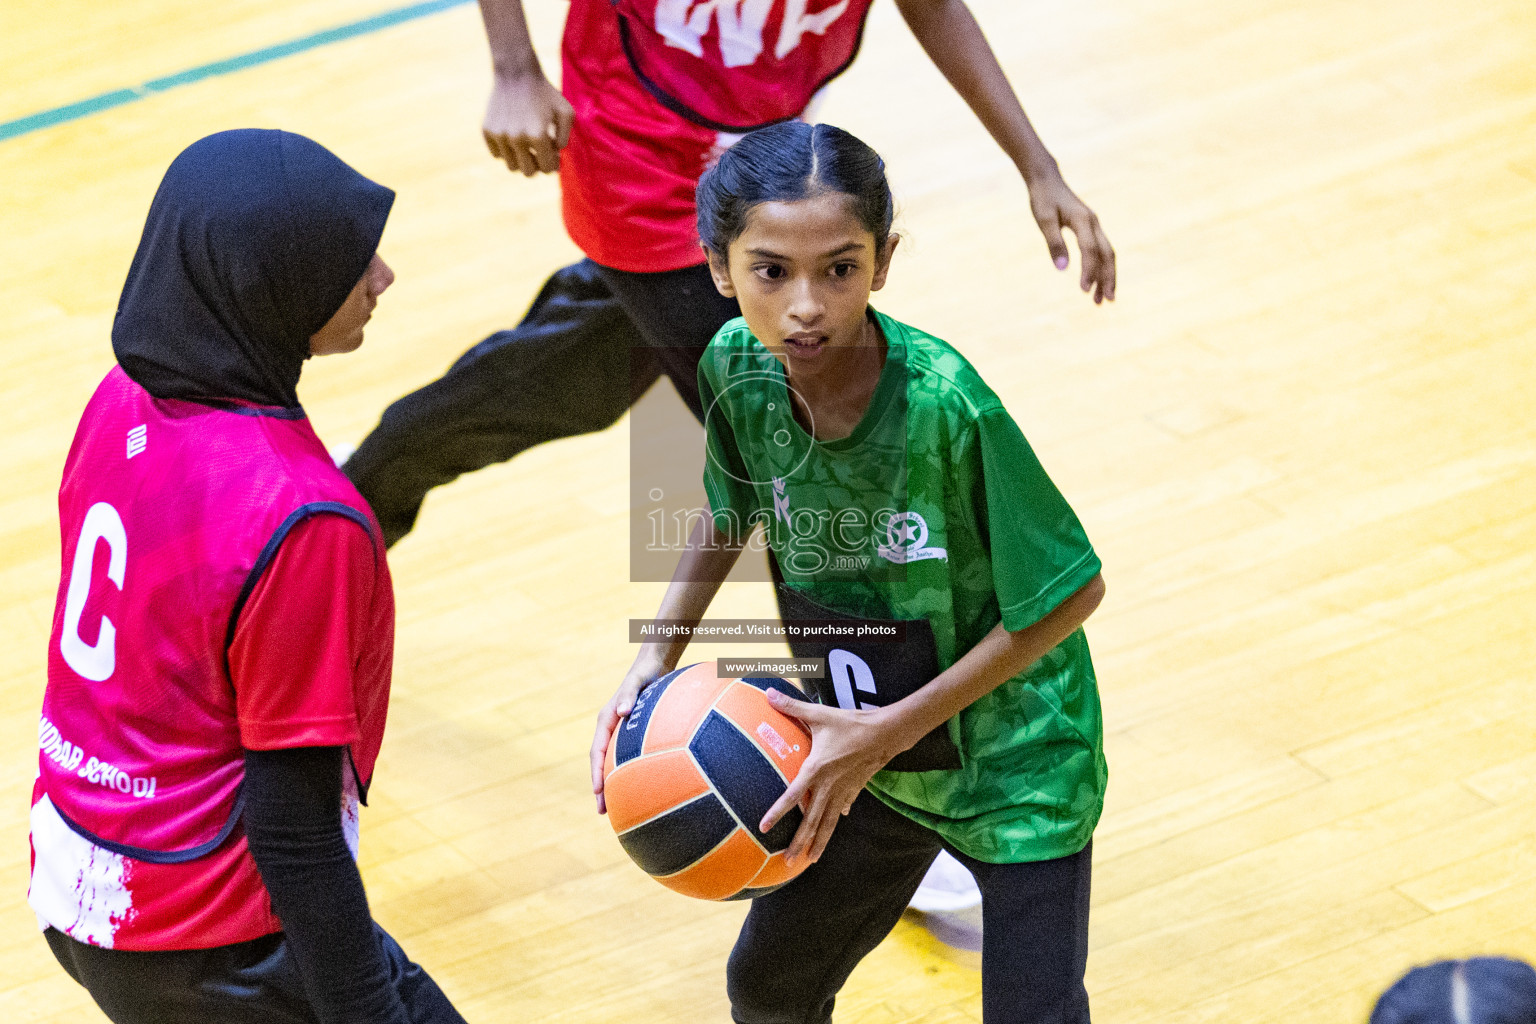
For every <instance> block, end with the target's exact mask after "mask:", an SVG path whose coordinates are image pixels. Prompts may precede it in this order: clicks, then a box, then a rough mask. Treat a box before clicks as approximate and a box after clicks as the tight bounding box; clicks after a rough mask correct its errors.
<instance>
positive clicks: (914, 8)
mask: <svg viewBox="0 0 1536 1024" xmlns="http://www.w3.org/2000/svg"><path fill="white" fill-rule="evenodd" d="M896 7H897V9H898V10H900V11H901V16H902V18H903V19H905V20H906V23H907V27H908V28H910V29H911V30H912V34H913V35H914V36H916V37H917V41H918V42H919V43H920V44H922V47H923V51H924V52H925V53H927V54H928V57H929V59H930V60H932V61H933V63H934V66H935V67H937V68H938V69H939V71H940V72H942V73H943V75H944V77H945V78H946V79H948V80H949V84H950V85H952V86H954V88H955V91H956V92H957V93H959V94H960V98H961V99H963V100H965V102H966V105H967V106H969V107H970V108H971V110H972V111H973V112H974V113H975V114H976V117H977V118H978V119H979V120H980V121H981V123H982V125H984V126H985V127H986V129H987V131H988V132H990V133H991V135H992V138H994V139H996V140H997V144H998V145H999V146H1001V147H1002V149H1003V152H1005V153H1007V154H1008V157H1009V159H1011V160H1012V161H1013V163H1014V166H1016V167H1017V168H1018V169H1019V173H1020V174H1022V175H1023V176H1024V182H1025V184H1027V185H1028V186H1029V202H1030V209H1031V211H1032V212H1033V213H1034V216H1035V222H1036V223H1037V224H1039V225H1040V232H1041V234H1043V235H1044V236H1045V242H1046V246H1047V247H1048V248H1049V249H1050V252H1051V258H1052V259H1053V260H1054V261H1055V262H1056V266H1057V267H1058V268H1060V269H1066V266H1067V246H1066V243H1065V242H1064V241H1063V240H1062V237H1061V230H1062V228H1069V229H1071V231H1072V233H1073V234H1074V235H1076V236H1077V246H1078V249H1079V250H1080V251H1081V252H1082V258H1083V266H1082V275H1081V279H1080V281H1079V283H1080V284H1081V286H1082V289H1083V291H1085V292H1086V291H1090V290H1092V292H1093V301H1094V302H1102V301H1103V300H1104V299H1111V300H1113V299H1114V297H1115V250H1114V248H1113V247H1112V246H1111V245H1110V244H1109V239H1108V238H1107V237H1106V236H1105V234H1104V230H1103V228H1101V227H1100V226H1099V219H1098V217H1097V216H1095V215H1094V212H1093V211H1092V210H1090V209H1089V208H1088V207H1087V205H1086V204H1084V203H1083V201H1082V200H1081V199H1079V198H1078V197H1077V195H1076V194H1075V193H1074V192H1073V191H1072V190H1071V189H1070V188H1068V187H1067V183H1066V181H1064V180H1063V179H1062V177H1061V171H1060V170H1059V169H1058V168H1057V166H1056V160H1055V158H1054V157H1052V156H1051V154H1050V152H1049V151H1048V150H1047V149H1046V148H1045V143H1043V142H1041V141H1040V136H1038V135H1036V134H1035V129H1034V126H1032V125H1031V124H1030V123H1029V118H1028V117H1027V116H1026V115H1025V113H1024V108H1023V106H1022V105H1020V103H1019V98H1018V97H1017V96H1016V95H1015V94H1014V91H1013V87H1012V86H1010V85H1009V84H1008V78H1007V76H1006V75H1004V74H1003V69H1002V67H1001V66H1000V65H999V64H998V63H997V56H996V55H995V54H994V53H993V52H992V47H991V45H989V44H988V43H987V38H986V36H984V35H982V32H981V26H980V25H978V24H976V19H975V17H974V16H973V15H972V14H971V9H970V8H969V7H967V6H966V5H965V2H964V0H896Z"/></svg>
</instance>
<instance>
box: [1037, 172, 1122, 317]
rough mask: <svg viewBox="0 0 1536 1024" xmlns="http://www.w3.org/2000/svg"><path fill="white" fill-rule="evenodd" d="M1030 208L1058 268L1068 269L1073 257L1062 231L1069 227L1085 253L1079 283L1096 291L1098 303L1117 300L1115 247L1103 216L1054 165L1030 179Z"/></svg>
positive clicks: (1080, 249)
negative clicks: (1070, 186) (1104, 223)
mask: <svg viewBox="0 0 1536 1024" xmlns="http://www.w3.org/2000/svg"><path fill="white" fill-rule="evenodd" d="M1029 208H1030V211H1031V212H1032V213H1033V214H1034V215H1035V223H1037V224H1039V225H1040V233H1041V234H1042V235H1044V236H1045V244H1046V247H1047V248H1049V249H1050V251H1051V260H1052V261H1053V262H1054V263H1055V264H1056V269H1057V270H1066V269H1067V263H1068V260H1069V258H1070V257H1069V254H1068V252H1067V243H1066V241H1065V240H1064V239H1063V238H1062V235H1061V232H1062V229H1063V228H1065V229H1067V230H1069V231H1071V232H1072V234H1074V235H1076V236H1077V249H1078V252H1079V253H1080V254H1081V256H1082V263H1083V267H1082V274H1081V276H1080V277H1079V279H1078V285H1079V287H1081V288H1082V289H1083V291H1085V292H1087V291H1091V292H1092V293H1093V301H1094V302H1095V303H1100V302H1103V301H1104V300H1105V299H1108V300H1109V301H1111V302H1113V301H1114V300H1115V250H1114V247H1113V246H1111V245H1110V244H1109V238H1108V237H1107V236H1106V235H1105V234H1104V229H1103V228H1102V227H1100V226H1099V218H1098V217H1097V216H1096V215H1095V214H1094V212H1093V211H1092V210H1090V209H1089V208H1088V206H1087V204H1085V203H1084V202H1083V201H1082V200H1081V199H1079V198H1077V194H1076V193H1075V192H1073V191H1072V190H1071V189H1070V188H1068V187H1067V183H1066V181H1065V180H1063V179H1062V177H1061V172H1060V171H1058V170H1056V168H1055V167H1054V166H1052V167H1050V168H1049V169H1048V170H1045V171H1042V172H1040V173H1039V174H1037V175H1036V176H1035V177H1034V179H1033V180H1031V181H1030V182H1029Z"/></svg>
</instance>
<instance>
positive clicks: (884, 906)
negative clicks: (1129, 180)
mask: <svg viewBox="0 0 1536 1024" xmlns="http://www.w3.org/2000/svg"><path fill="white" fill-rule="evenodd" d="M698 209H699V233H700V237H701V238H702V239H703V242H704V247H705V252H706V255H707V256H708V258H709V264H710V270H711V273H712V275H713V277H714V280H715V284H716V287H717V288H718V289H719V290H720V292H721V293H722V294H723V295H725V296H728V297H734V298H736V299H738V300H739V302H740V304H741V309H742V314H743V315H742V318H741V319H740V320H736V321H732V322H730V323H727V324H726V325H725V326H724V327H722V328H721V330H720V332H719V333H718V334H717V335H716V336H715V339H714V341H713V342H712V343H711V345H710V347H709V349H708V351H707V352H706V354H705V357H704V359H703V360H702V361H701V362H700V364H699V384H700V392H701V395H702V397H703V399H704V405H705V407H706V410H707V417H706V433H707V438H708V454H709V458H708V460H707V464H706V467H705V474H704V483H705V490H706V493H707V494H708V496H709V502H710V511H711V516H709V517H703V518H701V519H700V520H699V521H698V523H697V524H696V526H695V529H694V531H693V535H692V537H691V538H690V541H689V545H688V548H687V550H686V551H685V552H684V554H683V556H682V558H681V560H680V562H679V564H678V567H677V570H676V573H675V574H674V576H673V582H672V584H671V586H670V587H669V588H668V590H667V594H666V597H665V598H664V599H663V601H662V604H661V608H660V610H659V611H658V612H657V617H658V618H662V619H675V620H682V621H685V622H697V621H698V620H699V619H700V618H702V617H703V615H704V613H705V611H706V610H707V608H708V606H709V603H710V601H711V599H712V598H713V597H714V595H715V592H716V591H717V590H718V589H719V586H720V583H721V582H722V581H723V580H724V579H725V578H726V575H727V574H728V573H729V572H730V570H731V568H732V566H734V564H735V562H736V560H737V557H738V556H739V554H740V552H741V549H742V546H743V543H744V540H745V536H746V534H747V533H748V532H749V531H750V529H752V528H754V527H756V526H761V527H763V528H764V530H765V532H766V534H767V538H768V542H769V544H770V546H771V548H772V550H773V552H774V555H775V557H776V560H777V564H778V565H779V567H780V570H781V572H782V575H783V578H784V583H783V588H784V590H783V593H784V596H785V597H786V598H787V599H788V601H789V603H790V604H789V606H790V607H796V606H797V605H796V604H795V602H799V604H798V607H801V608H804V609H806V613H807V616H808V617H823V618H824V617H840V618H850V619H865V620H867V619H879V620H882V621H891V620H894V621H898V622H901V623H903V624H904V627H905V628H906V635H907V642H906V643H904V644H896V645H881V644H866V645H864V646H863V647H862V648H861V649H859V650H858V651H857V652H856V653H855V654H850V653H849V651H850V650H852V649H854V646H855V645H852V644H837V645H835V648H834V647H833V645H826V647H824V648H823V650H824V651H826V653H827V654H828V655H829V658H828V660H829V664H831V665H832V666H833V670H832V675H833V676H834V678H833V680H832V681H831V682H830V683H829V684H828V685H827V687H826V690H825V693H824V694H823V698H824V702H823V703H819V704H813V703H808V702H801V701H795V700H793V699H791V698H787V697H784V696H783V695H782V694H776V693H774V692H772V691H770V692H769V699H770V700H772V701H773V702H774V704H775V706H776V707H777V708H778V709H779V710H780V711H783V712H784V713H786V714H790V715H793V716H795V717H796V718H798V719H800V720H801V721H802V722H803V723H804V724H805V725H806V726H807V728H808V729H809V730H810V732H811V735H812V749H811V752H810V755H809V757H808V758H807V759H806V761H805V764H804V766H803V768H802V769H801V771H800V774H799V776H798V777H797V778H796V779H795V781H794V782H793V783H792V784H791V785H790V786H789V788H788V789H787V791H786V792H785V793H784V796H783V797H782V798H781V799H780V800H779V801H778V802H777V803H776V804H775V805H774V806H773V807H772V808H771V809H770V810H769V811H768V813H767V815H766V816H765V817H764V819H763V820H762V822H761V823H759V826H760V828H761V829H762V830H763V831H766V830H767V829H768V828H771V827H772V826H773V824H774V823H775V822H776V821H778V820H779V818H781V817H782V816H783V815H784V814H785V813H786V812H788V811H789V810H790V809H791V808H792V807H794V806H796V805H798V806H799V808H800V809H801V812H802V814H803V820H802V823H801V825H800V827H799V829H798V831H797V832H796V834H795V838H794V840H793V842H792V844H791V846H790V850H789V857H790V858H791V859H803V860H804V861H806V862H809V863H810V866H809V867H807V868H806V870H805V871H804V872H803V873H802V874H800V875H799V876H798V877H797V878H795V879H794V880H793V881H791V882H790V883H789V884H788V885H786V886H784V887H783V888H781V889H778V890H776V891H773V892H771V893H768V894H766V895H763V896H759V897H758V898H757V899H755V900H754V901H753V906H752V910H751V912H750V913H749V914H748V917H747V920H746V923H745V925H744V926H743V929H742V933H741V936H740V938H739V939H738V941H737V943H736V947H735V949H734V951H733V952H732V955H731V962H730V968H729V971H728V979H727V980H728V988H729V992H730V996H731V1005H732V1014H733V1017H734V1018H735V1019H736V1020H737V1021H741V1022H753V1024H756V1022H765V1024H766V1022H770V1021H771V1022H789V1021H795V1022H807V1024H810V1022H820V1021H827V1020H830V1019H831V1012H832V1004H833V999H834V997H835V995H836V993H837V991H838V989H839V988H840V987H841V986H842V984H843V982H844V981H845V980H846V979H847V977H848V974H849V973H850V972H851V971H852V969H853V967H854V966H855V965H856V964H857V963H858V961H859V960H860V959H861V958H862V957H863V956H864V955H865V954H866V953H868V952H869V950H871V949H873V948H874V946H875V945H877V944H878V943H879V941H880V940H881V939H882V938H883V937H884V936H885V934H886V933H887V932H888V931H889V930H890V929H891V927H893V926H894V925H895V923H896V920H897V919H898V918H899V917H900V915H901V911H902V909H903V908H904V907H905V906H906V904H907V900H908V899H909V898H910V896H911V895H912V893H913V891H914V890H915V889H916V887H917V885H918V883H919V882H920V881H921V879H922V876H923V873H924V871H925V870H926V868H927V866H928V865H929V863H930V862H932V860H933V859H934V857H935V856H936V855H937V854H938V853H939V851H940V850H941V849H947V850H949V851H950V852H951V853H952V854H954V855H955V856H956V857H958V858H959V859H960V860H961V862H962V863H964V864H965V865H966V867H968V868H969V869H970V870H971V872H972V874H974V875H975V876H976V880H977V883H978V885H979V886H980V889H981V892H982V898H983V902H982V913H983V950H982V988H983V1013H984V1016H985V1019H986V1020H987V1021H988V1022H989V1024H1000V1022H1015V1021H1016V1022H1021V1024H1022V1022H1031V1024H1038V1022H1046V1021H1049V1022H1058V1021H1060V1022H1072V1024H1078V1022H1086V1021H1087V1020H1088V999H1087V993H1086V990H1085V989H1084V987H1083V972H1084V969H1085V967H1086V962H1087V921H1088V888H1089V864H1090V860H1091V845H1090V839H1091V837H1092V832H1093V827H1094V825H1095V824H1096V823H1097V821H1098V816H1099V812H1100V810H1101V808H1102V806H1103V793H1104V784H1105V778H1106V771H1105V766H1104V758H1103V728H1102V722H1101V719H1100V712H1099V702H1098V692H1097V686H1096V684H1095V682H1094V676H1093V667H1092V663H1091V661H1090V660H1089V656H1088V648H1087V643H1086V641H1085V640H1084V638H1083V633H1082V630H1081V626H1082V623H1083V621H1084V620H1085V619H1087V617H1088V616H1089V615H1090V614H1091V613H1092V612H1093V611H1094V609H1095V608H1097V607H1098V604H1099V602H1100V601H1101V600H1102V598H1103V594H1104V584H1103V581H1102V579H1101V577H1100V575H1099V560H1098V557H1097V556H1096V555H1095V554H1094V551H1093V548H1092V546H1091V545H1090V544H1089V543H1088V540H1087V538H1086V537H1085V536H1084V534H1083V531H1082V527H1081V525H1080V524H1079V523H1078V520H1077V517H1076V516H1075V515H1074V514H1073V513H1072V510H1071V508H1070V507H1069V506H1068V505H1067V504H1066V502H1065V501H1064V500H1063V499H1062V497H1061V495H1060V493H1059V492H1058V491H1057V490H1056V488H1055V487H1054V486H1053V485H1052V484H1051V482H1050V479H1049V478H1048V477H1047V476H1046V475H1045V472H1044V471H1043V470H1042V469H1041V467H1040V464H1039V462H1038V461H1037V460H1036V459H1035V457H1034V454H1033V452H1032V451H1031V450H1030V448H1029V445H1028V443H1027V442H1026V441H1025V440H1024V437H1023V435H1022V434H1021V433H1020V432H1019V430H1018V427H1017V426H1016V425H1015V424H1014V422H1013V420H1012V419H1011V418H1010V417H1009V416H1008V414H1007V412H1006V411H1005V410H1004V409H1003V407H1002V404H1001V403H1000V402H999V400H998V399H997V396H996V395H995V394H994V393H993V392H992V391H991V390H990V389H989V388H988V387H987V386H986V384H985V383H983V382H982V381H981V379H980V377H979V376H978V375H977V374H976V372H975V370H974V369H973V368H972V367H971V366H970V364H969V363H968V362H966V361H965V359H964V358H963V357H962V356H960V354H959V353H958V352H956V351H955V350H954V349H953V348H951V347H950V346H949V345H947V344H946V343H944V342H942V341H940V340H939V339H937V338H934V337H932V336H930V335H927V334H925V333H923V332H922V331H919V330H917V329H915V328H912V327H909V326H907V325H905V324H901V323H898V322H897V321H895V320H892V319H890V318H889V317H886V316H883V315H881V314H878V313H875V312H874V311H873V310H872V309H870V308H869V296H870V293H871V292H873V291H877V290H878V289H880V288H881V287H882V286H883V285H884V284H885V279H886V274H887V272H888V271H889V269H890V263H891V255H892V253H893V251H894V250H895V248H896V243H897V238H896V236H895V235H893V234H892V233H891V230H890V229H891V210H892V204H891V196H890V190H889V187H888V186H887V184H886V180H885V170H884V164H883V163H882V162H881V160H880V158H879V157H878V156H877V155H876V154H875V153H874V152H873V151H872V150H870V149H869V147H867V146H865V145H864V144H863V143H862V142H860V141H858V140H857V139H855V138H854V137H853V136H851V135H849V134H847V133H846V132H843V131H841V130H839V129H837V128H833V127H830V126H827V125H816V126H811V125H807V124H804V123H803V122H788V123H785V124H781V125H776V126H774V127H771V128H767V129H763V130H761V131H758V132H754V133H752V134H750V135H748V136H746V137H745V138H744V139H742V140H741V141H740V142H738V143H737V144H736V145H735V146H734V147H732V148H731V149H729V150H727V151H726V153H725V155H724V156H722V157H721V159H720V162H719V164H718V165H717V166H716V167H715V168H714V169H713V170H711V171H710V172H709V173H708V174H706V175H705V177H704V178H703V179H702V180H701V181H700V183H699V190H698ZM686 646H687V640H686V639H679V640H673V641H665V642H657V643H649V644H645V645H644V646H642V648H641V651H640V654H639V656H638V657H637V659H636V661H635V664H634V666H633V667H632V668H631V669H630V672H629V674H628V675H627V676H626V677H625V680H624V682H623V684H622V685H621V686H620V687H619V690H618V692H617V693H615V694H614V696H613V698H612V699H611V700H610V701H609V702H608V704H607V705H606V706H605V707H604V708H603V710H602V712H601V713H600V714H599V716H598V723H597V730H596V735H595V736H594V738H593V743H592V773H593V774H592V778H593V788H594V790H595V791H596V793H597V799H598V809H599V810H600V811H601V810H602V809H603V802H602V765H603V759H604V756H605V754H606V751H607V747H608V743H609V742H610V739H611V737H612V735H613V731H614V729H615V728H616V726H617V724H618V722H619V720H620V719H621V718H622V717H624V716H625V715H627V714H628V713H629V712H630V710H631V709H632V708H633V707H634V704H635V699H636V697H637V695H638V694H639V692H640V690H641V689H642V688H643V687H644V686H646V685H647V684H648V683H650V682H651V681H652V680H654V679H656V678H657V677H659V676H661V675H663V674H665V673H667V672H669V671H671V670H672V669H673V668H674V667H675V666H676V664H677V662H678V659H679V658H680V657H681V655H682V652H683V650H684V648H685V647H686ZM844 648H847V649H846V650H845V649H844ZM796 653H797V654H799V653H801V648H797V649H796ZM839 673H841V674H839ZM834 703H835V704H836V705H838V706H831V705H832V704H834Z"/></svg>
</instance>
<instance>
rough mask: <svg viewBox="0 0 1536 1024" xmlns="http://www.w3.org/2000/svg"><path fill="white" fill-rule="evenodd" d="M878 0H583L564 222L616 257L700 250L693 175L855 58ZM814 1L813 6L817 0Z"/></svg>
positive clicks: (678, 258) (572, 56) (633, 259)
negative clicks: (872, 9)
mask: <svg viewBox="0 0 1536 1024" xmlns="http://www.w3.org/2000/svg"><path fill="white" fill-rule="evenodd" d="M870 2H871V0H571V9H570V13H569V14H568V15H567V16H566V22H565V36H564V40H563V42H562V44H561V68H562V72H561V83H560V84H561V90H562V91H563V92H564V93H565V97H566V99H568V100H569V101H570V103H571V106H572V107H573V108H575V112H576V119H575V123H574V124H573V126H572V128H571V139H570V144H569V145H568V146H567V147H566V148H565V150H564V151H563V152H562V153H561V155H560V187H561V197H562V203H563V210H564V214H565V227H566V230H567V231H568V232H569V233H570V236H571V239H572V240H573V241H574V242H575V243H576V244H577V245H578V246H580V247H581V249H582V251H583V252H585V253H586V254H587V255H588V256H590V257H591V258H592V259H593V260H595V261H597V262H598V263H601V264H603V265H604V266H607V267H613V268H615V269H617V270H627V271H633V272H642V273H643V272H651V271H663V270H677V269H679V268H681V267H688V266H693V265H694V264H696V263H699V262H701V261H702V259H703V256H702V253H701V252H700V249H699V235H698V224H697V214H696V211H695V209H694V187H695V186H696V185H697V184H698V180H699V176H700V175H702V174H703V173H704V171H705V170H706V169H708V167H709V166H710V165H711V164H712V163H713V162H714V161H715V160H716V159H717V158H718V157H719V155H720V153H721V152H723V151H724V149H725V148H726V147H727V146H729V145H730V144H731V143H733V142H735V141H736V139H737V138H739V137H740V133H742V132H746V131H749V130H751V129H752V128H757V127H762V126H763V125H766V124H773V123H775V122H777V121H784V120H788V119H790V118H793V117H798V116H800V115H801V114H802V113H803V112H804V110H805V108H806V106H807V105H808V104H809V103H810V102H811V99H812V98H813V96H814V95H815V94H816V92H817V90H818V89H820V88H821V87H822V86H823V85H825V84H826V83H827V82H828V81H830V80H831V79H832V78H834V77H836V75H837V74H839V73H840V72H841V71H842V70H843V69H844V68H846V67H847V66H848V65H849V64H850V63H852V61H853V58H854V56H855V54H856V53H857V51H858V46H859V40H860V38H861V36H862V33H863V27H864V19H865V16H866V15H867V14H868V12H869V6H870ZM811 8H815V9H814V10H812V9H811Z"/></svg>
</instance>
